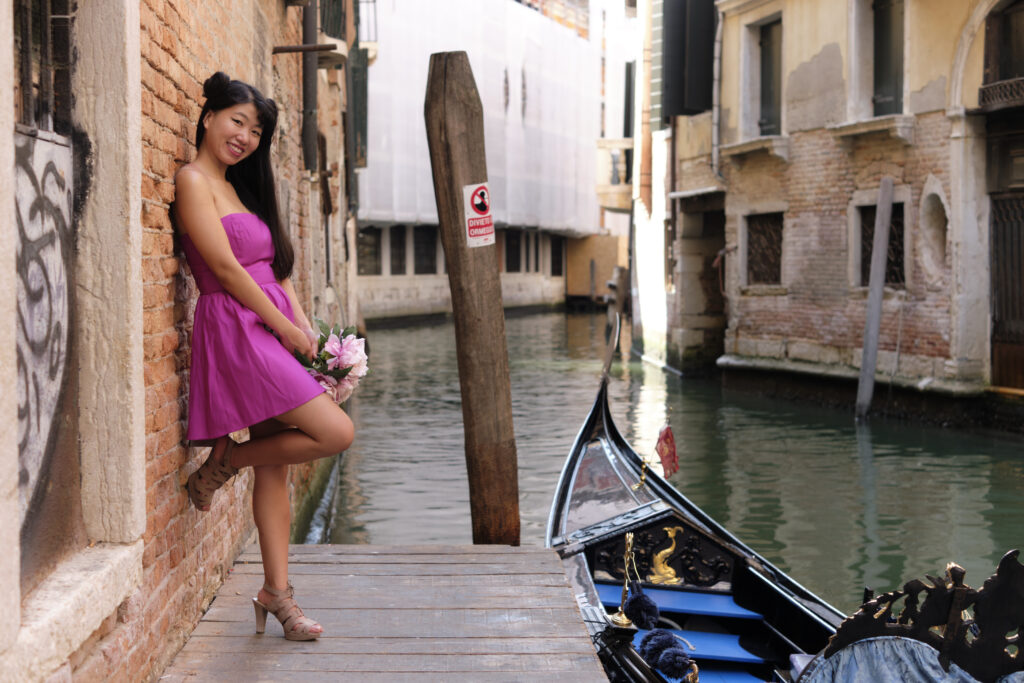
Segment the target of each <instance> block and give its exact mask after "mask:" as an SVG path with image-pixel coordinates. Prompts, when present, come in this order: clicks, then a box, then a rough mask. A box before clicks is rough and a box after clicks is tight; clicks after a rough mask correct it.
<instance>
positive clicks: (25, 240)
mask: <svg viewBox="0 0 1024 683" xmlns="http://www.w3.org/2000/svg"><path fill="white" fill-rule="evenodd" d="M71 164H72V156H71V148H70V147H69V146H67V145H64V144H60V143H58V142H50V141H49V140H43V139H38V138H36V137H35V136H31V135H22V134H20V133H18V134H15V166H16V170H15V181H14V182H15V203H16V206H17V227H18V253H17V264H18V333H17V334H18V337H17V346H18V470H19V476H18V504H19V513H20V518H19V523H20V524H23V523H24V520H25V516H26V514H27V512H28V511H29V509H30V508H32V507H35V506H36V505H38V500H39V499H40V498H41V496H42V494H43V493H44V491H45V488H46V483H47V481H48V480H49V467H50V462H51V460H52V455H53V450H54V440H55V434H56V431H57V429H56V418H57V410H58V407H59V405H60V398H61V392H62V391H63V390H64V378H65V374H66V368H67V349H68V314H69V306H68V299H69V295H70V292H69V283H68V274H69V270H70V263H71V261H70V259H71V253H72V246H73V245H72V237H73V236H72V224H71V202H72V185H71V169H72V166H71Z"/></svg>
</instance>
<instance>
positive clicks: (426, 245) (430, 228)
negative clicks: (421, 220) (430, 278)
mask: <svg viewBox="0 0 1024 683" xmlns="http://www.w3.org/2000/svg"><path fill="white" fill-rule="evenodd" d="M412 256H413V272H414V273H415V274H416V275H434V274H436V273H437V226H436V225H417V226H416V227H415V228H413V230H412Z"/></svg>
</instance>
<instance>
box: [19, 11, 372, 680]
mask: <svg viewBox="0 0 1024 683" xmlns="http://www.w3.org/2000/svg"><path fill="white" fill-rule="evenodd" d="M293 4H294V3H290V2H285V1H284V0H259V1H258V2H249V1H248V0H245V1H241V0H240V1H238V2H227V3H216V4H212V3H203V2H198V1H192V0H181V1H178V2H163V1H160V0H144V1H143V2H130V1H128V2H126V1H124V0H99V1H97V2H87V3H72V2H64V1H62V0H48V1H47V2H39V1H36V0H16V1H15V2H14V3H7V4H6V5H5V7H6V10H5V11H4V12H3V13H2V14H0V36H2V38H3V39H4V41H5V42H6V44H8V45H13V46H14V49H13V50H8V51H6V52H5V53H4V56H3V57H0V81H2V85H0V87H3V88H4V89H5V90H6V92H8V93H11V94H13V97H12V98H11V99H10V100H8V99H6V98H4V100H3V103H2V104H0V124H2V125H4V126H6V129H7V130H8V131H9V132H8V134H7V135H5V136H2V137H0V164H2V165H3V167H4V168H6V169H7V171H6V173H5V177H6V178H8V179H9V182H7V183H4V184H3V186H2V187H0V212H2V213H3V215H4V216H5V220H4V221H3V225H5V226H7V227H5V228H4V229H3V230H2V231H0V235H2V237H0V239H2V246H3V248H2V250H0V251H2V253H3V254H5V255H6V256H5V259H6V260H5V261H4V264H3V266H2V267H0V278H3V281H4V282H6V283H7V291H8V292H16V293H17V295H16V296H14V297H6V298H5V303H4V305H3V306H4V308H3V310H2V312H0V316H2V317H3V319H4V320H5V321H6V324H5V325H4V327H3V329H4V330H5V332H4V334H5V335H6V337H5V341H6V342H7V343H6V344H4V345H3V349H4V351H3V357H2V359H0V373H2V386H3V388H4V391H2V392H0V396H2V398H0V411H2V414H3V416H4V418H5V419H3V420H2V423H3V425H4V427H3V429H2V431H0V433H2V435H3V436H2V446H0V506H2V508H3V509H2V512H0V517H2V519H3V520H4V523H3V524H2V525H0V534H2V537H0V544H2V548H3V553H2V554H0V555H2V559H0V581H2V585H3V588H2V589H0V595H2V599H3V601H4V604H5V605H7V615H6V617H5V619H4V620H3V621H2V624H0V680H3V681H35V680H70V679H72V678H73V679H75V680H83V681H89V680H97V681H98V680H153V679H155V678H156V677H158V676H159V674H160V672H161V671H162V670H163V668H164V666H165V665H166V663H167V662H168V661H169V660H170V658H171V657H172V656H173V655H174V653H175V652H176V651H177V649H178V648H179V647H180V645H181V644H182V643H183V642H184V640H185V638H186V637H187V635H188V633H189V632H190V631H191V629H192V627H193V626H194V625H195V624H196V623H197V621H198V619H199V617H200V616H201V614H202V612H203V611H204V610H205V609H206V607H207V606H208V604H209V602H210V600H211V598H212V597H213V595H214V592H215V591H216V589H217V588H218V586H219V585H220V583H221V582H222V581H223V579H224V577H225V575H226V573H227V571H228V570H229V568H230V566H231V563H232V561H233V560H234V557H235V556H236V554H237V553H238V552H239V550H240V549H241V547H242V546H243V544H245V543H246V542H247V541H248V539H249V538H250V537H251V532H252V528H253V527H252V522H251V516H250V514H249V511H248V508H249V497H250V491H251V475H250V474H248V473H246V472H243V473H241V474H240V475H239V476H238V477H235V478H234V479H233V480H232V482H231V483H230V485H229V486H228V487H226V489H224V490H223V491H222V492H220V493H218V495H217V497H216V499H215V501H214V506H213V510H212V511H211V512H210V513H206V514H201V513H198V512H197V511H196V510H194V509H193V508H192V507H191V506H190V504H189V502H188V498H187V496H186V494H185V491H184V488H183V485H184V482H185V480H186V477H187V475H188V474H189V473H190V472H191V471H192V470H193V469H195V467H196V466H198V464H199V463H200V462H202V460H203V459H204V458H205V456H206V452H205V450H204V449H193V448H188V447H186V445H185V444H184V443H183V439H184V435H185V426H186V425H185V420H186V415H187V410H186V401H187V395H188V359H189V338H190V327H191V311H192V308H193V306H194V304H195V299H196V296H197V292H196V291H195V287H194V285H193V284H192V280H191V278H190V276H189V275H188V273H187V269H186V266H185V264H184V259H183V255H182V252H181V250H180V247H179V245H178V244H177V240H176V238H175V233H174V230H173V227H172V225H171V220H170V217H169V207H170V204H171V202H172V201H173V200H174V186H173V177H174V174H175V171H176V170H177V169H178V168H179V167H180V166H181V165H182V164H183V163H186V162H187V161H189V160H190V159H191V158H192V157H193V155H194V148H193V146H192V141H193V140H194V138H195V126H196V119H197V117H198V114H199V111H200V108H201V105H202V83H203V81H204V80H205V79H206V78H207V77H208V76H210V75H211V74H212V73H213V72H214V71H217V70H222V71H225V72H227V73H228V74H229V75H231V76H232V77H234V78H239V79H241V80H244V81H248V82H250V83H252V84H254V85H255V86H256V87H257V88H259V89H260V90H262V91H263V92H264V93H265V94H266V95H268V96H270V97H272V98H274V100H275V101H276V102H277V104H278V107H279V110H280V120H279V132H278V134H277V139H276V141H275V148H274V151H273V159H274V161H275V163H276V173H277V179H278V185H279V193H280V196H279V201H280V206H281V210H282V214H283V219H284V221H285V224H286V225H288V226H289V228H290V231H291V235H292V239H293V241H294V243H295V248H296V269H295V274H294V276H293V277H294V281H295V283H296V289H297V291H298V293H299V296H300V298H301V299H302V301H303V303H304V306H305V307H306V308H307V309H308V310H309V311H310V312H311V313H313V314H317V315H320V316H322V317H325V318H330V319H332V320H343V319H344V313H345V305H344V302H345V300H346V298H347V296H348V293H349V289H350V282H349V281H348V279H347V274H348V272H349V263H348V262H347V261H346V260H345V259H344V256H343V255H344V254H345V253H346V248H347V249H349V250H351V249H354V220H353V219H352V217H351V215H350V214H349V212H348V205H349V202H348V200H347V195H348V193H347V188H346V183H345V173H344V172H343V171H344V169H345V167H346V165H347V157H346V155H345V153H344V150H345V148H346V145H345V142H346V130H345V125H344V122H345V118H346V113H347V111H348V106H349V101H348V98H347V97H346V95H347V82H348V81H350V80H351V79H352V75H351V74H350V73H348V71H347V69H348V55H349V53H350V51H354V50H355V49H356V47H357V46H356V44H355V24H354V17H353V15H354V12H355V2H354V1H353V0H348V1H347V2H329V1H328V0H323V2H322V6H321V7H320V8H319V9H315V8H316V7H317V6H316V3H312V8H314V9H309V8H304V7H298V6H293ZM302 4H305V3H302ZM305 12H316V13H317V18H318V20H319V32H318V33H316V34H315V35H312V39H310V36H309V35H307V36H305V37H304V35H303V34H304V31H303V21H302V20H303V16H304V13H305ZM316 26H317V24H313V27H316ZM304 38H305V40H304ZM311 42H317V43H319V44H324V43H330V44H333V45H334V47H333V48H330V49H327V50H325V51H323V52H321V53H320V57H319V58H318V57H316V56H314V57H313V59H314V62H313V63H312V71H309V72H308V73H309V74H311V75H312V79H307V83H313V84H315V85H316V89H315V93H316V94H315V97H314V98H313V99H312V103H313V106H312V107H309V106H305V107H304V105H303V92H304V91H303V78H302V74H303V66H302V60H303V57H302V56H301V54H299V53H295V52H288V51H284V52H280V51H277V52H280V53H276V52H275V50H274V48H280V47H284V48H287V47H295V46H298V45H301V44H304V43H305V44H309V43H311ZM310 54H312V53H310ZM317 66H320V67H321V68H317ZM306 92H307V93H308V92H309V89H308V86H307V90H306ZM304 109H306V110H308V111H310V112H311V113H313V114H315V118H313V119H311V123H312V125H313V126H314V127H315V130H313V131H312V133H313V136H312V137H311V138H307V139H311V140H312V141H313V142H314V143H315V142H317V134H319V149H320V151H319V153H318V152H317V148H316V147H314V148H313V156H312V158H310V157H309V155H308V154H304V149H303V110H304ZM308 132H309V131H308V130H307V133H308ZM328 268H330V271H328ZM243 436H244V435H243ZM322 469H323V468H322V467H321V468H318V467H315V466H305V467H297V468H293V473H292V482H291V483H292V496H293V506H294V507H295V508H296V511H297V512H298V513H301V511H302V510H301V507H302V503H303V500H304V498H305V494H306V492H307V491H309V490H310V489H311V488H313V487H315V483H316V480H317V478H318V476H321V475H320V472H321V471H322ZM324 474H326V473H324ZM14 520H17V523H14Z"/></svg>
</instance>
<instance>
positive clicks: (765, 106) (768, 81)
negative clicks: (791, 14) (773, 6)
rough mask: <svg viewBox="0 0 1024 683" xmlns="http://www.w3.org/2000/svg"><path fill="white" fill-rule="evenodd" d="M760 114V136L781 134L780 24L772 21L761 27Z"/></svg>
mask: <svg viewBox="0 0 1024 683" xmlns="http://www.w3.org/2000/svg"><path fill="white" fill-rule="evenodd" d="M760 51H761V112H760V118H759V120H758V122H757V123H758V128H759V129H760V132H761V135H780V134H781V132H782V93H781V85H782V22H781V21H773V22H771V23H770V24H765V25H764V26H762V27H761V40H760Z"/></svg>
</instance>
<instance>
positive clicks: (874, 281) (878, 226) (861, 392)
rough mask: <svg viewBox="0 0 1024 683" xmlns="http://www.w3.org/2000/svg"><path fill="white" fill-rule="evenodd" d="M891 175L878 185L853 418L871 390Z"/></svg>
mask: <svg viewBox="0 0 1024 683" xmlns="http://www.w3.org/2000/svg"><path fill="white" fill-rule="evenodd" d="M892 187H893V182H892V178H890V177H889V176H883V177H882V182H881V185H880V186H879V188H878V205H877V207H876V210H875V234H874V238H873V240H872V242H871V275H870V277H869V279H868V303H867V311H866V313H865V316H864V345H863V350H862V353H861V358H860V381H859V382H858V384H857V407H856V419H857V421H858V422H859V421H861V420H863V419H864V418H865V417H866V416H867V414H868V408H870V407H871V396H872V395H873V394H874V392H875V367H876V366H877V365H878V333H879V330H880V328H881V326H882V295H883V293H884V292H883V290H884V288H885V262H886V259H887V258H888V255H889V223H890V221H891V219H892Z"/></svg>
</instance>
